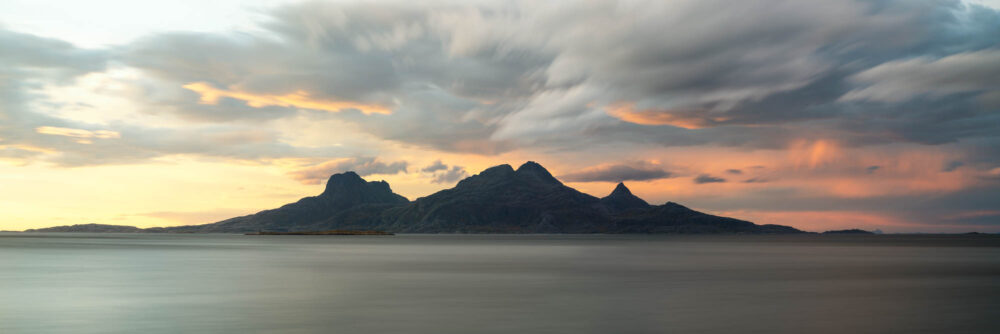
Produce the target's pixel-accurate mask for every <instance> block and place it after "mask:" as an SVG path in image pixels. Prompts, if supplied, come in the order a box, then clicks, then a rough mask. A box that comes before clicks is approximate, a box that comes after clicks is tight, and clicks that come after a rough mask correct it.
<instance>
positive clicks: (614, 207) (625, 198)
mask: <svg viewBox="0 0 1000 334" xmlns="http://www.w3.org/2000/svg"><path fill="white" fill-rule="evenodd" d="M601 204H603V205H604V207H606V208H608V210H610V211H611V212H612V213H620V212H623V211H628V210H631V209H648V208H649V203H646V201H644V200H642V199H641V198H639V197H638V196H636V195H633V194H632V191H630V190H628V187H625V184H624V183H621V182H619V183H618V186H615V190H614V191H612V192H611V194H609V195H608V196H607V197H604V198H602V199H601Z"/></svg>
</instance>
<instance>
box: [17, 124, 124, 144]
mask: <svg viewBox="0 0 1000 334" xmlns="http://www.w3.org/2000/svg"><path fill="white" fill-rule="evenodd" d="M35 132H37V133H40V134H43V135H53V136H64V137H73V138H77V139H75V140H74V141H75V142H77V143H79V144H92V143H93V141H91V140H90V139H92V138H96V139H113V138H121V134H120V133H118V132H116V131H111V130H95V131H90V130H83V129H71V128H60V127H54V126H40V127H37V128H35Z"/></svg>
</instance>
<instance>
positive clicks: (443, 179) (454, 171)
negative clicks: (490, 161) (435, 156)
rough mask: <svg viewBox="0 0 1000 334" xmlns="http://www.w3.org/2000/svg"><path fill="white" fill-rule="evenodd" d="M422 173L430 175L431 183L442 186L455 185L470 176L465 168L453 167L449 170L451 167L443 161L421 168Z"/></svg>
mask: <svg viewBox="0 0 1000 334" xmlns="http://www.w3.org/2000/svg"><path fill="white" fill-rule="evenodd" d="M420 171H421V172H423V173H426V174H429V176H430V177H431V182H433V183H441V184H445V183H454V182H456V181H458V180H461V179H463V178H465V177H467V176H469V173H468V172H467V171H466V170H465V167H462V166H451V167H450V169H449V166H448V165H446V164H444V163H443V162H441V160H436V161H434V163H432V164H430V165H429V166H427V167H424V168H421V169H420Z"/></svg>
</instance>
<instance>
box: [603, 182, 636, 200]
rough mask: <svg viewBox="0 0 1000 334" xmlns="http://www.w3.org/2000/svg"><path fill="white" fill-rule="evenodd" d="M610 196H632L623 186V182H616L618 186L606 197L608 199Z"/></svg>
mask: <svg viewBox="0 0 1000 334" xmlns="http://www.w3.org/2000/svg"><path fill="white" fill-rule="evenodd" d="M611 196H633V195H632V191H630V190H628V187H626V186H625V183H624V182H618V185H617V186H615V190H613V191H612V192H611V194H610V195H608V197H611Z"/></svg>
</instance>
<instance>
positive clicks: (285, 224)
mask: <svg viewBox="0 0 1000 334" xmlns="http://www.w3.org/2000/svg"><path fill="white" fill-rule="evenodd" d="M323 230H379V231H385V232H391V233H699V234H700V233H741V234H773V233H804V232H802V231H799V230H798V229H795V228H792V227H788V226H781V225H757V224H754V223H752V222H749V221H745V220H739V219H735V218H729V217H719V216H714V215H710V214H706V213H702V212H698V211H695V210H692V209H689V208H687V207H685V206H682V205H680V204H676V203H673V202H667V203H664V204H662V205H650V204H649V203H648V202H646V201H645V200H643V199H642V198H639V197H638V196H635V195H634V194H632V192H631V191H630V190H629V189H628V187H626V186H625V184H624V183H618V185H617V186H616V187H615V189H614V190H613V191H612V192H611V193H610V194H608V196H605V197H603V198H597V197H594V196H591V195H588V194H585V193H582V192H580V191H578V190H576V189H573V188H571V187H569V186H566V185H565V184H563V183H562V182H560V181H559V180H558V179H556V178H555V177H554V176H552V174H551V173H549V171H548V170H546V169H545V167H543V166H542V165H541V164H538V163H536V162H534V161H528V162H525V163H524V164H522V165H521V166H519V167H518V168H517V169H514V168H513V167H512V166H511V165H508V164H501V165H497V166H493V167H490V168H487V169H485V170H483V171H481V172H480V173H478V174H475V175H472V176H469V177H467V178H465V179H463V180H461V181H459V182H458V183H457V184H456V185H455V186H454V187H452V188H449V189H443V190H441V191H438V192H435V193H433V194H430V195H428V196H424V197H420V198H417V199H415V200H413V201H410V200H408V199H406V198H405V197H403V196H400V195H398V194H396V193H394V192H392V189H391V187H390V186H389V184H388V183H387V182H385V181H366V180H365V179H363V178H361V176H359V175H358V174H357V173H355V172H353V171H348V172H343V173H338V174H334V175H331V176H330V178H329V179H328V181H327V184H326V186H325V188H324V191H323V192H322V193H321V194H319V195H317V196H311V197H304V198H302V199H300V200H298V201H296V202H294V203H289V204H285V205H283V206H281V207H279V208H275V209H269V210H262V211H260V212H257V213H255V214H250V215H245V216H239V217H233V218H229V219H225V220H221V221H218V222H215V223H209V224H202V225H186V226H175V227H163V228H151V229H146V230H144V231H145V232H174V233H217V232H218V233H247V232H262V231H266V232H303V231H323Z"/></svg>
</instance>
